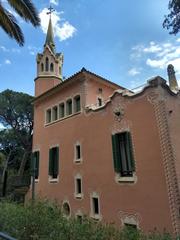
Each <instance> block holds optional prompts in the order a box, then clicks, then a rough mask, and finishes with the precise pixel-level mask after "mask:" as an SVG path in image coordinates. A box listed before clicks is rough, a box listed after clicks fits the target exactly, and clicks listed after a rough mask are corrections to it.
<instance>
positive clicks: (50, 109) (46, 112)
mask: <svg viewBox="0 0 180 240" xmlns="http://www.w3.org/2000/svg"><path fill="white" fill-rule="evenodd" d="M48 111H51V113H50V117H51V120H50V121H47V118H48ZM45 117H46V121H45V123H46V124H50V123H52V108H51V107H49V108H47V109H46V111H45Z"/></svg>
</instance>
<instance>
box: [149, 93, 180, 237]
mask: <svg viewBox="0 0 180 240" xmlns="http://www.w3.org/2000/svg"><path fill="white" fill-rule="evenodd" d="M158 90H159V89H158ZM147 98H148V100H149V101H150V102H151V103H152V105H153V107H154V112H155V117H156V121H157V126H158V131H159V138H160V146H161V152H162V158H163V165H164V172H165V178H166V184H167V193H168V198H169V206H170V214H171V220H172V226H173V230H174V234H175V235H178V234H179V232H180V220H179V214H178V212H179V208H180V194H179V189H178V182H177V175H176V168H175V156H174V152H173V148H172V142H171V139H170V133H169V126H168V120H167V114H166V112H167V111H166V105H165V100H166V99H165V98H163V96H162V95H160V92H157V91H153V92H151V93H150V94H149V95H148V96H147Z"/></svg>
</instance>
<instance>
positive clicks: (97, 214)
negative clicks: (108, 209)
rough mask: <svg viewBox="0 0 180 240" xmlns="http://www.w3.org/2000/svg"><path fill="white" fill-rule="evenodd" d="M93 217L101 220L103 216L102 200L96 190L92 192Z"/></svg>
mask: <svg viewBox="0 0 180 240" xmlns="http://www.w3.org/2000/svg"><path fill="white" fill-rule="evenodd" d="M90 199H91V217H92V218H94V219H96V220H100V219H102V216H101V214H100V201H99V195H98V194H97V193H96V192H93V193H92V194H91V198H90Z"/></svg>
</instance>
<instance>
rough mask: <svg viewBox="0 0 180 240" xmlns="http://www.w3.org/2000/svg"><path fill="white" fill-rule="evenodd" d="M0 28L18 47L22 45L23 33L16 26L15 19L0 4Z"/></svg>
mask: <svg viewBox="0 0 180 240" xmlns="http://www.w3.org/2000/svg"><path fill="white" fill-rule="evenodd" d="M0 27H1V28H2V29H3V30H4V31H5V32H6V33H7V34H8V35H9V37H11V38H14V39H15V40H16V41H17V42H18V44H19V45H20V46H23V44H24V36H23V33H22V31H21V29H20V27H19V26H18V24H17V22H16V19H15V17H14V16H13V15H12V14H11V13H10V12H8V11H7V10H6V9H4V8H3V6H2V5H1V4H0Z"/></svg>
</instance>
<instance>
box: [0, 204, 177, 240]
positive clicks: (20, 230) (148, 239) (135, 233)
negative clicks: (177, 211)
mask: <svg viewBox="0 0 180 240" xmlns="http://www.w3.org/2000/svg"><path fill="white" fill-rule="evenodd" d="M0 216H1V217H0V229H1V231H3V232H6V233H8V234H10V235H11V236H13V237H15V238H17V239H18V240H24V239H25V240H172V239H173V238H171V236H170V235H169V234H167V233H164V234H159V233H157V232H152V233H149V234H148V235H145V234H143V233H142V232H141V231H140V230H135V229H132V228H125V229H123V230H119V229H118V228H116V227H115V226H114V225H103V224H102V223H100V222H94V221H93V220H90V219H88V218H86V217H83V220H82V222H80V221H79V220H78V219H75V218H69V219H67V218H65V217H63V215H62V213H61V209H60V207H59V206H58V205H57V204H55V203H51V202H48V201H37V202H34V203H33V204H31V203H29V204H27V205H26V206H25V207H23V206H22V205H17V204H15V203H5V202H0Z"/></svg>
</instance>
